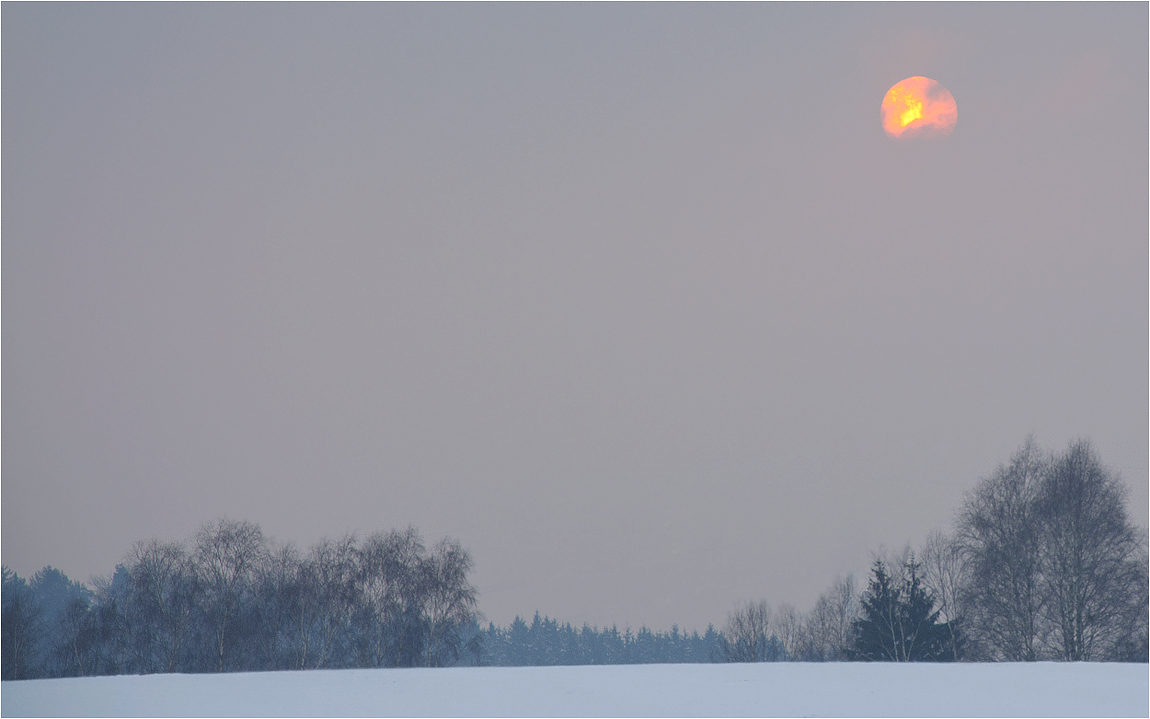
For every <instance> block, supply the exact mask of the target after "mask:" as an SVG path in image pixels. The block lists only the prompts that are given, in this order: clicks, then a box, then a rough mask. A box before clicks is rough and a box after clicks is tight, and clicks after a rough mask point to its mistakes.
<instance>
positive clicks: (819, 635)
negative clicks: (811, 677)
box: [718, 575, 862, 662]
mask: <svg viewBox="0 0 1150 719" xmlns="http://www.w3.org/2000/svg"><path fill="white" fill-rule="evenodd" d="M861 606H862V605H861V603H860V597H859V592H858V590H857V589H856V588H855V581H854V577H853V576H851V575H847V576H846V577H845V578H840V579H838V580H836V581H835V582H834V584H832V585H831V586H830V587H829V588H827V589H826V591H824V592H823V593H822V594H821V595H819V598H818V600H817V601H816V602H815V605H814V607H813V608H812V609H811V610H810V611H809V612H807V613H805V614H804V613H801V612H799V611H798V610H796V609H795V608H794V607H792V606H791V605H789V604H783V605H781V606H780V607H779V608H778V610H772V608H771V606H770V604H768V603H767V602H766V601H759V602H747V603H745V604H743V605H742V606H740V607H738V608H736V609H735V611H734V612H732V613H731V614H730V616H729V617H728V618H727V623H726V626H724V627H723V631H722V634H721V636H720V638H719V657H718V658H719V659H722V660H723V661H728V662H766V661H804V662H833V661H844V660H846V659H847V658H848V657H849V653H850V650H851V647H852V642H853V637H854V634H853V629H852V625H853V623H854V622H855V621H856V620H857V619H858V617H859V612H860V611H861Z"/></svg>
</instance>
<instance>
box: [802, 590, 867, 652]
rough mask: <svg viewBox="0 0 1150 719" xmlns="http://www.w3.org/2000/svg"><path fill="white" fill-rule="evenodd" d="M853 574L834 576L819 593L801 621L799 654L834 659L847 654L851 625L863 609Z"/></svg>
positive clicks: (849, 644)
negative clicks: (835, 577) (829, 583)
mask: <svg viewBox="0 0 1150 719" xmlns="http://www.w3.org/2000/svg"><path fill="white" fill-rule="evenodd" d="M859 594H860V592H859V591H858V589H857V588H856V587H855V580H854V576H853V575H850V574H848V575H847V576H846V577H843V578H839V579H836V580H835V582H834V584H832V585H831V586H830V588H828V589H827V590H826V591H824V592H823V593H822V594H820V595H819V598H818V600H817V601H815V606H814V608H812V609H811V611H810V613H808V614H807V616H806V621H805V622H804V623H803V634H802V637H803V640H802V651H801V653H800V658H802V659H803V660H805V661H813V662H836V661H843V660H844V659H846V658H847V655H848V653H849V650H850V648H851V644H852V642H853V641H854V635H853V630H852V628H851V627H852V625H853V623H854V621H855V620H856V619H857V618H858V616H859V613H860V612H861V611H862V604H861V601H860V599H859Z"/></svg>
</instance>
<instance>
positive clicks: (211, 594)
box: [195, 519, 267, 672]
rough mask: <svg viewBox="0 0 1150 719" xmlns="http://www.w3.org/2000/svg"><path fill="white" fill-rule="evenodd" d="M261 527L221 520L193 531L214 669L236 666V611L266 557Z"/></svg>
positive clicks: (239, 628) (201, 595)
mask: <svg viewBox="0 0 1150 719" xmlns="http://www.w3.org/2000/svg"><path fill="white" fill-rule="evenodd" d="M266 553H267V548H266V544H265V541H264V535H263V530H261V529H260V528H259V526H258V525H255V524H252V523H251V522H236V521H233V520H229V519H220V520H218V521H215V522H209V523H207V524H205V525H203V526H202V527H200V530H199V531H198V532H197V533H196V551H195V563H196V570H197V573H198V575H199V580H200V582H201V586H202V591H201V592H200V593H199V596H200V597H201V598H202V608H203V611H204V615H205V618H206V620H207V623H208V626H209V629H210V635H211V639H212V655H213V660H212V665H213V666H214V668H215V670H216V671H221V672H222V671H225V670H228V669H233V668H235V667H234V666H233V665H232V659H233V657H234V654H235V650H236V649H237V647H236V644H237V639H238V636H237V635H238V633H239V632H240V630H241V629H243V627H241V626H239V621H238V620H239V616H238V613H239V610H240V608H241V600H242V599H244V595H245V593H247V592H249V591H250V590H251V587H252V585H253V583H254V582H253V580H254V577H255V573H256V570H257V568H258V567H259V566H260V564H261V562H262V561H263V559H264V557H265V556H266Z"/></svg>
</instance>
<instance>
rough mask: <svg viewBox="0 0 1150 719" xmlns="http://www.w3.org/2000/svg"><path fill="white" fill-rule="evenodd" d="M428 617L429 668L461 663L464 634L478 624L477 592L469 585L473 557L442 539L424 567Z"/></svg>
mask: <svg viewBox="0 0 1150 719" xmlns="http://www.w3.org/2000/svg"><path fill="white" fill-rule="evenodd" d="M421 569H422V571H421V577H420V579H421V584H422V585H423V591H422V594H423V597H424V601H425V605H424V614H425V617H426V630H425V631H426V642H425V644H426V649H425V656H426V664H427V666H429V667H440V666H446V665H450V664H454V663H455V662H456V661H458V660H459V655H460V652H461V650H462V648H463V646H462V643H463V631H464V630H465V629H466V628H467V627H469V626H470V625H471V624H472V623H474V622H475V621H477V619H478V617H479V615H478V612H476V610H475V604H476V601H477V599H478V592H477V590H476V589H475V587H474V586H472V584H471V583H470V582H469V581H467V573H468V572H470V571H471V555H470V554H469V553H468V552H467V550H465V549H464V548H463V545H461V544H460V543H459V542H458V541H457V540H454V539H443V540H441V541H440V542H438V543H437V544H436V545H435V547H434V548H433V550H432V552H431V555H430V556H429V557H427V558H426V559H425V560H424V561H423V562H422V565H421Z"/></svg>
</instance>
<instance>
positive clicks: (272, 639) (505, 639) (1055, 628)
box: [2, 440, 1150, 680]
mask: <svg viewBox="0 0 1150 719" xmlns="http://www.w3.org/2000/svg"><path fill="white" fill-rule="evenodd" d="M1125 494H1126V489H1125V487H1124V486H1123V485H1122V484H1121V482H1120V481H1119V480H1118V478H1117V477H1116V475H1114V474H1113V473H1112V472H1111V471H1110V470H1109V469H1107V468H1106V467H1105V466H1104V465H1103V464H1102V462H1101V460H1100V459H1099V457H1098V455H1097V453H1096V452H1095V451H1094V449H1093V447H1092V446H1091V445H1090V444H1089V443H1088V442H1084V441H1079V442H1075V443H1072V444H1071V445H1070V446H1069V447H1068V448H1067V449H1066V450H1065V452H1063V453H1061V454H1054V453H1050V452H1046V451H1044V450H1042V449H1041V448H1039V447H1038V446H1037V445H1036V444H1035V443H1034V442H1033V440H1027V441H1026V442H1025V443H1024V444H1023V445H1022V447H1020V448H1019V450H1018V451H1017V452H1016V453H1015V455H1014V456H1013V457H1012V458H1011V459H1010V461H1009V462H1008V463H1006V464H1003V465H1000V466H999V467H998V468H997V469H996V470H995V471H994V472H993V473H992V474H991V475H989V476H987V477H985V478H983V479H982V481H981V482H980V483H979V484H978V486H977V487H976V488H975V489H974V490H973V491H972V492H971V493H970V494H969V495H968V496H967V498H966V501H965V503H964V505H963V507H962V509H961V511H960V513H959V516H958V520H957V521H956V525H955V530H954V532H953V534H949V535H947V534H943V533H941V532H936V533H934V534H932V535H931V536H930V537H929V538H928V540H927V541H926V543H925V544H924V545H923V546H922V547H921V548H920V549H919V550H918V551H917V552H916V551H911V549H910V548H909V547H908V548H907V549H906V550H904V551H903V552H902V553H900V554H899V555H897V556H893V557H892V556H888V557H882V558H878V559H876V560H875V562H874V564H873V566H872V567H871V572H870V576H869V578H868V583H867V587H866V588H865V589H863V590H860V589H859V588H858V587H856V585H855V582H854V579H853V578H852V577H850V576H847V577H846V578H840V579H837V580H836V581H835V582H833V583H832V584H831V586H830V587H829V588H828V589H827V590H826V591H825V592H823V594H822V595H821V596H820V597H819V598H818V600H817V601H816V603H815V605H814V607H812V608H811V610H810V611H808V612H806V613H801V612H799V611H797V610H795V609H794V608H793V607H789V606H786V605H783V606H780V607H778V608H777V609H773V608H772V607H771V605H770V604H769V603H768V602H766V601H762V600H760V601H751V602H747V603H745V604H744V605H742V606H739V607H738V608H737V609H736V610H735V611H734V612H732V613H731V614H730V616H728V618H727V621H726V624H725V625H724V627H723V629H722V630H721V631H717V630H716V629H715V628H714V627H713V626H709V627H708V628H707V630H706V632H705V633H704V634H702V635H700V634H699V633H698V632H697V631H692V632H691V633H689V634H688V633H686V632H682V631H680V630H679V628H678V627H672V629H671V631H669V632H653V631H651V630H650V629H648V628H646V627H640V628H639V630H638V631H632V630H631V629H630V628H629V627H628V628H624V630H623V631H620V630H619V629H618V628H617V627H615V626H612V627H611V628H609V629H608V628H603V629H599V628H597V627H591V626H588V625H583V626H582V627H580V628H578V629H576V628H575V627H573V626H572V625H571V624H568V623H563V624H561V623H560V622H559V621H558V620H556V619H551V618H549V617H547V616H543V617H540V615H539V614H538V613H536V614H535V616H534V618H533V619H532V621H531V623H530V624H528V623H527V622H526V621H524V620H523V619H522V618H520V617H516V619H515V621H514V622H512V624H511V625H510V626H509V627H507V628H502V627H498V626H496V625H494V624H491V623H489V624H488V625H487V627H486V628H484V627H483V626H482V624H481V615H480V614H479V612H478V610H477V600H478V591H477V589H476V588H475V587H474V586H473V585H472V584H471V583H470V581H469V579H468V573H469V572H470V570H471V567H472V559H471V556H470V554H469V553H468V552H467V551H466V550H465V549H464V548H463V546H462V545H461V544H460V543H459V542H458V541H457V540H454V539H445V540H443V541H441V542H439V543H437V544H435V545H434V546H431V547H427V546H426V545H425V544H424V542H423V539H422V537H421V536H420V534H419V532H418V531H417V530H416V529H414V528H411V527H409V528H407V529H405V530H393V531H390V532H386V533H384V532H380V533H376V534H372V535H370V536H368V537H366V538H364V539H362V540H360V539H358V538H357V537H356V536H354V535H349V536H346V537H344V538H342V539H339V540H328V539H324V540H321V541H320V542H318V543H317V544H315V545H314V546H312V547H310V548H309V549H308V550H307V551H306V552H301V551H300V550H298V549H297V548H296V547H295V546H294V545H290V544H289V545H285V546H278V547H275V546H271V544H270V543H269V542H268V540H267V539H266V537H265V536H264V534H263V532H262V531H261V529H260V528H259V527H258V526H257V525H255V524H252V523H250V522H243V521H232V520H227V519H221V520H218V521H215V522H211V523H208V524H205V525H204V526H203V527H201V528H200V530H199V531H198V532H197V533H196V536H195V537H194V538H193V539H192V540H191V541H190V542H188V543H184V542H178V541H176V542H164V541H160V540H156V539H152V540H148V541H141V542H137V543H136V544H134V545H133V546H132V548H131V549H130V550H129V552H128V553H127V555H126V556H125V558H124V561H123V562H122V563H121V564H119V565H117V567H116V569H115V571H114V572H113V573H112V574H111V575H110V576H108V577H105V578H102V579H99V580H97V581H96V582H95V586H94V587H89V586H87V585H85V584H82V583H79V582H75V581H72V580H71V579H69V578H68V577H67V576H66V575H65V574H64V573H63V572H60V571H59V570H56V569H53V568H51V567H45V568H44V569H42V570H40V571H39V572H37V573H36V574H34V575H33V576H32V577H31V578H30V579H24V578H22V577H19V576H17V575H16V574H15V573H14V572H12V571H10V570H9V569H8V568H7V567H4V569H3V590H2V594H3V597H2V600H3V606H2V624H3V647H2V652H3V654H2V671H3V679H5V680H10V679H32V678H40V677H67V676H89V675H101V674H146V673H159V672H229V671H258V670H285V669H318V668H351V667H414V666H425V667H442V666H452V665H490V666H522V665H559V664H567V665H571V664H637V663H681V662H690V663H700V662H761V661H930V662H947V661H1039V660H1045V661H1051V660H1054V661H1128V662H1129V661H1133V662H1146V661H1147V660H1148V659H1150V631H1148V617H1150V591H1148V588H1150V578H1148V560H1147V537H1146V531H1145V530H1144V529H1139V528H1136V527H1134V526H1133V525H1132V524H1131V523H1130V522H1129V521H1128V519H1127V516H1126V512H1125Z"/></svg>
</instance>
